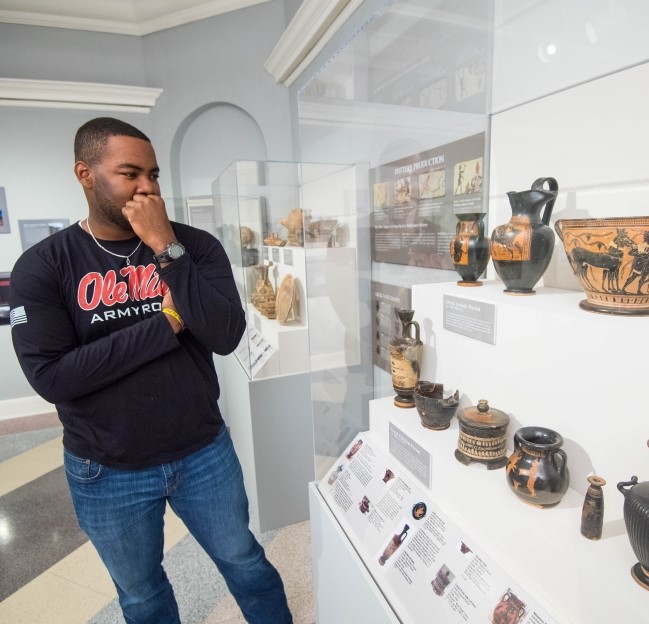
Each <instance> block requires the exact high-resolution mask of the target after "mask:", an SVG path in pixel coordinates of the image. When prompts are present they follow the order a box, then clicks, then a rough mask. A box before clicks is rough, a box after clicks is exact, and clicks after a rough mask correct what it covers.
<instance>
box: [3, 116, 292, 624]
mask: <svg viewBox="0 0 649 624" xmlns="http://www.w3.org/2000/svg"><path fill="white" fill-rule="evenodd" d="M75 160H76V162H75V165H74V171H75V174H76V177H77V180H78V181H79V182H80V183H81V186H82V187H83V190H84V193H85V196H86V199H87V201H88V217H86V218H85V219H83V220H82V221H80V222H78V223H76V224H74V225H72V226H70V227H69V228H67V229H65V230H63V231H61V232H58V233H56V234H54V235H52V236H50V237H49V238H47V239H45V240H44V241H42V242H41V243H39V244H38V245H35V246H34V247H32V248H31V249H29V250H28V251H27V252H25V253H24V254H23V256H22V257H21V258H20V259H19V260H18V262H17V263H16V266H15V268H14V270H13V272H12V279H11V295H10V306H11V321H12V337H13V343H14V348H15V350H16V353H17V355H18V359H19V361H20V364H21V366H22V368H23V371H24V373H25V375H26V376H27V379H28V380H29V382H30V383H31V385H32V386H33V388H34V389H35V390H36V392H38V393H39V394H40V395H41V396H43V397H44V398H45V399H46V400H48V401H50V402H52V403H55V404H56V407H57V411H58V413H59V417H60V419H61V422H62V423H63V432H64V433H63V445H64V465H65V470H66V474H67V478H68V483H69V486H70V491H71V494H72V500H73V502H74V506H75V510H76V513H77V518H78V520H79V524H80V526H81V528H82V529H83V530H84V531H85V532H86V533H87V534H88V536H89V538H90V540H91V541H92V543H93V544H94V546H95V547H96V549H97V551H98V552H99V555H100V557H101V558H102V560H103V562H104V564H105V565H106V567H107V568H108V571H109V572H110V574H111V576H112V578H113V581H114V583H115V586H116V588H117V593H118V596H119V600H120V604H121V607H122V611H123V613H124V618H125V619H126V622H128V623H129V624H131V623H133V624H135V623H138V624H140V623H142V624H144V623H147V624H167V623H178V622H180V619H179V615H178V607H177V604H176V600H175V598H174V595H173V590H172V588H171V585H170V583H169V581H168V580H167V577H166V575H165V572H164V570H163V567H162V554H163V514H164V511H165V506H166V503H167V502H168V503H169V505H170V506H171V508H172V509H173V510H174V511H175V513H176V514H177V515H178V516H179V517H180V518H181V519H182V520H183V522H184V523H185V525H186V526H187V528H188V529H189V531H190V532H191V533H192V535H193V536H194V537H195V538H196V540H197V541H198V542H199V543H200V544H201V546H202V547H203V548H204V549H205V551H206V552H207V553H208V554H209V555H210V557H211V558H212V560H213V561H214V562H215V563H216V565H217V566H218V568H219V570H220V571H221V573H222V574H223V576H224V577H225V580H226V582H227V584H228V587H229V589H230V591H231V592H232V594H233V596H234V597H235V599H236V600H237V602H238V604H239V606H240V608H241V610H242V612H243V614H244V616H245V618H246V620H247V621H248V622H254V623H258V624H262V623H263V624H274V623H277V624H284V623H286V622H291V621H292V619H291V615H290V612H289V610H288V606H287V603H286V597H285V594H284V588H283V584H282V581H281V579H280V577H279V575H278V573H277V571H276V570H275V568H274V567H273V566H272V565H271V564H270V563H269V562H268V560H267V559H266V557H265V554H264V551H263V549H262V547H261V546H260V545H259V544H258V543H257V541H256V540H255V538H254V536H253V535H252V533H251V532H250V531H249V529H248V501H247V498H246V494H245V491H244V489H243V478H242V473H241V467H240V465H239V461H238V459H237V456H236V454H235V452H234V449H233V446H232V441H231V439H230V437H229V434H228V432H227V429H226V428H225V426H224V424H223V420H222V417H221V414H220V412H219V408H218V405H217V399H218V398H219V386H218V381H217V377H216V372H215V369H214V363H213V360H212V353H213V352H214V353H218V354H220V355H226V354H228V353H231V352H232V351H233V350H234V348H235V347H236V346H237V344H238V342H239V339H240V338H241V335H242V333H243V331H244V328H245V317H244V312H243V309H242V307H241V302H240V299H239V295H238V293H237V290H236V287H235V284H234V280H233V277H232V272H231V269H230V264H229V262H228V259H227V257H226V255H225V252H224V251H223V247H222V246H221V244H220V243H219V242H218V241H217V240H216V239H215V238H214V237H212V236H211V235H209V234H207V233H206V232H203V231H202V230H197V229H195V228H191V227H189V226H186V225H183V224H179V223H171V222H170V221H169V219H168V218H167V214H166V211H165V206H164V202H163V200H162V198H161V197H160V187H159V185H158V173H159V169H158V165H157V162H156V156H155V153H154V150H153V147H152V146H151V143H150V141H149V139H148V138H147V137H146V136H145V135H144V134H143V133H142V132H140V131H139V130H137V129H136V128H134V127H133V126H131V125H129V124H126V123H124V122H121V121H119V120H116V119H112V118H98V119H93V120H91V121H89V122H88V123H86V124H84V125H83V126H82V127H81V128H79V130H78V132H77V136H76V138H75Z"/></svg>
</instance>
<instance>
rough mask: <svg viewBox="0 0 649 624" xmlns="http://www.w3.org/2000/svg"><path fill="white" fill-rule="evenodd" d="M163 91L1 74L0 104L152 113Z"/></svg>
mask: <svg viewBox="0 0 649 624" xmlns="http://www.w3.org/2000/svg"><path fill="white" fill-rule="evenodd" d="M161 93H162V89H152V88H150V87H132V86H127V85H114V84H100V83H93V82H64V81H57V80H24V79H17V78H0V106H17V107H30V108H75V109H84V110H105V111H130V112H133V113H148V112H150V111H151V108H153V106H154V105H155V103H156V100H157V99H158V97H159V96H160V94H161Z"/></svg>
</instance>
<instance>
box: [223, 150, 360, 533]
mask: <svg viewBox="0 0 649 624" xmlns="http://www.w3.org/2000/svg"><path fill="white" fill-rule="evenodd" d="M358 171H359V167H357V166H349V165H337V164H333V165H332V164H309V163H292V162H257V161H254V162H253V161H236V162H233V163H232V164H231V165H230V166H229V167H228V168H227V169H226V170H225V171H224V172H223V173H221V175H219V177H218V178H217V179H216V180H215V182H214V184H213V204H214V210H215V211H216V212H217V213H218V214H219V215H220V220H221V222H222V224H223V226H222V234H221V236H220V239H221V241H222V243H223V246H224V248H225V251H226V253H227V255H228V257H229V259H230V263H231V266H232V272H233V275H234V279H235V281H236V285H237V289H238V291H239V296H240V297H241V301H242V304H243V306H244V308H245V310H246V315H247V321H248V328H247V331H246V334H244V336H243V338H242V340H241V342H240V344H239V346H238V348H237V349H236V351H235V353H234V354H232V355H230V356H228V357H226V358H220V359H219V361H218V363H217V366H218V367H219V369H220V370H219V379H220V383H221V388H222V395H221V399H220V404H221V406H222V411H223V413H224V414H225V418H226V421H227V422H228V425H229V427H230V432H231V435H232V438H233V440H234V443H235V446H236V448H237V452H238V453H239V457H240V459H241V464H242V468H243V472H244V477H245V480H246V487H247V490H248V495H249V499H250V502H251V514H252V517H253V518H256V519H257V521H258V522H259V526H260V527H261V528H262V530H268V529H272V528H277V527H280V526H284V525H286V524H289V523H293V522H298V521H300V520H304V519H306V518H307V517H308V492H307V484H308V483H309V482H310V481H311V480H313V478H314V460H313V458H314V455H318V454H319V451H318V450H316V449H315V448H314V435H313V417H312V409H313V410H315V411H316V412H317V411H318V410H319V409H324V408H323V407H322V406H327V405H329V404H330V399H331V396H330V395H329V394H328V393H327V387H326V385H325V384H324V383H319V382H317V381H316V382H313V380H314V379H316V380H318V379H323V378H326V377H328V376H335V375H337V374H338V371H339V370H347V367H348V366H354V365H356V364H357V363H358V361H359V358H360V356H359V353H360V350H361V344H360V323H359V316H360V315H359V305H358V301H359V296H358V291H359V286H358V280H359V271H358V254H359V251H358V237H357V211H358V209H357V187H358V175H359V174H358ZM335 399H336V400H338V397H335ZM289 439H290V440H291V444H292V445H291V453H281V454H280V455H278V453H277V449H281V448H285V445H286V440H289Z"/></svg>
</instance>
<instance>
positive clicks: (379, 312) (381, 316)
mask: <svg viewBox="0 0 649 624" xmlns="http://www.w3.org/2000/svg"><path fill="white" fill-rule="evenodd" d="M411 307H412V291H411V289H410V288H404V287H403V286H393V285H392V284H383V283H381V282H372V310H373V314H372V318H373V324H374V327H373V331H372V361H373V363H374V364H375V365H376V366H379V367H380V368H382V369H383V370H384V371H386V372H387V373H389V372H390V351H389V346H390V340H392V339H393V338H394V337H396V336H400V335H401V321H400V320H399V315H398V314H397V310H399V309H400V308H411Z"/></svg>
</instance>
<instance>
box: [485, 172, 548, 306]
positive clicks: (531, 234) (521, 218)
mask: <svg viewBox="0 0 649 624" xmlns="http://www.w3.org/2000/svg"><path fill="white" fill-rule="evenodd" d="M546 184H547V186H548V188H549V190H547V191H546V190H545V189H544V188H543V186H544V185H546ZM558 192H559V185H558V184H557V181H556V180H555V179H554V178H539V179H538V180H535V181H534V183H533V184H532V188H531V189H530V190H529V191H521V192H520V193H515V192H513V191H512V192H509V193H507V197H508V198H509V203H510V205H511V209H512V217H511V219H510V220H509V222H508V223H505V224H504V225H499V226H498V227H497V228H496V229H495V230H494V231H493V233H492V234H491V259H492V260H493V263H494V267H495V269H496V273H498V276H499V277H500V279H501V280H502V281H503V283H504V284H505V286H506V288H505V292H506V293H508V294H512V295H533V294H535V292H534V286H535V285H536V283H537V282H538V281H539V280H540V279H541V277H542V276H543V273H545V270H546V269H547V268H548V265H549V264H550V260H551V259H552V251H553V250H554V231H553V230H552V228H551V227H550V216H551V215H552V208H553V207H554V202H555V199H556V197H557V193H558ZM542 209H543V215H541V210H542Z"/></svg>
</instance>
